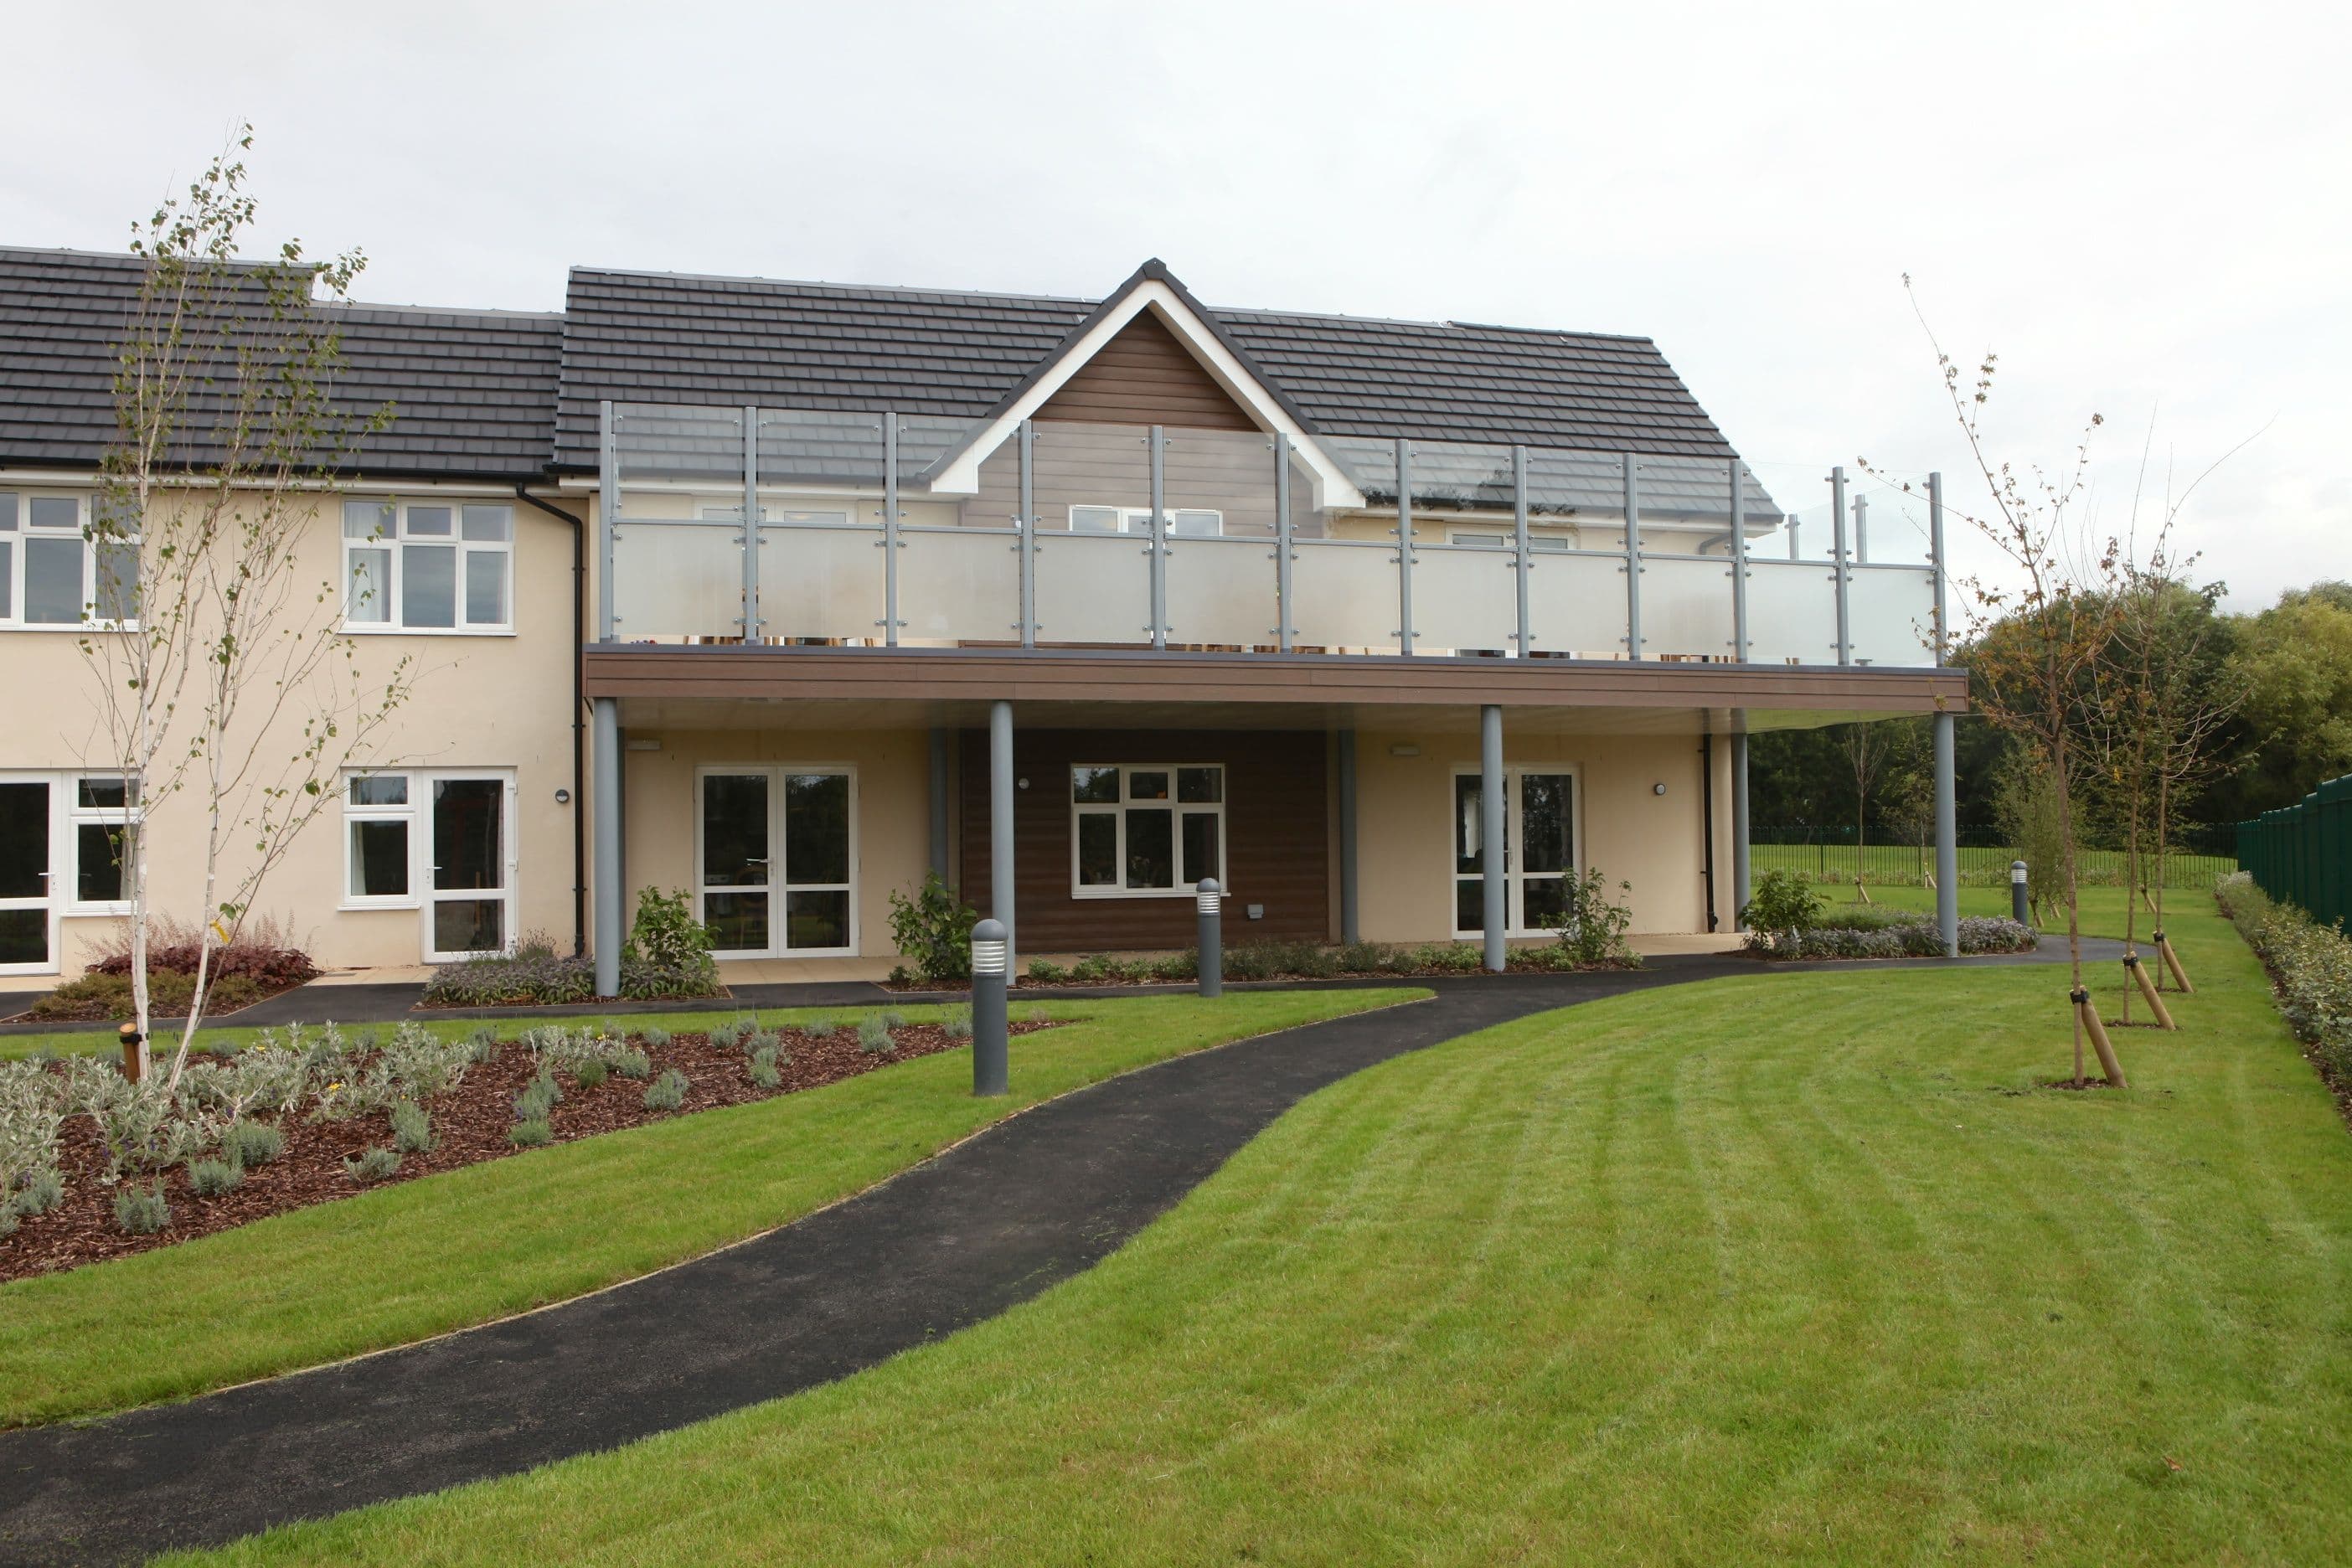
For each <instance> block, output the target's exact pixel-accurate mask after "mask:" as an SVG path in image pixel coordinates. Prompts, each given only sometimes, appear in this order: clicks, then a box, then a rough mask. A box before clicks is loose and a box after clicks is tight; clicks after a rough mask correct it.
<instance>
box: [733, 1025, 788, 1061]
mask: <svg viewBox="0 0 2352 1568" xmlns="http://www.w3.org/2000/svg"><path fill="white" fill-rule="evenodd" d="M783 1043H784V1041H783V1037H782V1036H781V1035H779V1034H777V1033H776V1032H775V1031H774V1030H773V1029H759V1030H755V1031H753V1033H752V1035H751V1037H750V1038H749V1039H747V1040H745V1041H744V1042H743V1048H744V1049H745V1050H746V1051H749V1052H750V1053H751V1054H752V1055H753V1056H758V1055H759V1054H760V1053H761V1051H766V1052H768V1053H770V1054H771V1055H773V1054H774V1053H775V1052H776V1051H778V1050H779V1049H781V1048H782V1046H783Z"/></svg>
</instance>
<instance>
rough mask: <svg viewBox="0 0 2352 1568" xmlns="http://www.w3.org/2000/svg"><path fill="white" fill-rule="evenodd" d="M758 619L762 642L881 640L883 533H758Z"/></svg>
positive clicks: (771, 529)
mask: <svg viewBox="0 0 2352 1568" xmlns="http://www.w3.org/2000/svg"><path fill="white" fill-rule="evenodd" d="M900 613H901V614H902V615H903V614H904V613H905V612H904V611H903V610H902V611H901V612H900ZM760 616H761V619H762V620H764V621H765V622H766V623H767V624H766V625H765V626H761V628H760V629H761V635H763V636H766V637H824V638H827V639H833V638H851V637H856V638H865V637H872V638H875V639H877V640H879V639H880V637H881V636H882V531H881V530H880V529H878V528H823V527H811V526H806V525H802V526H793V525H790V524H784V525H776V524H771V525H769V526H768V527H765V528H762V529H761V530H760Z"/></svg>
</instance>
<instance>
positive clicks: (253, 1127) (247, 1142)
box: [221, 1121, 286, 1167]
mask: <svg viewBox="0 0 2352 1568" xmlns="http://www.w3.org/2000/svg"><path fill="white" fill-rule="evenodd" d="M221 1152H222V1153H223V1154H226V1156H227V1157H228V1158H229V1159H230V1160H231V1161H232V1162H234V1163H236V1164H238V1165H240V1166H246V1167H251V1166H254V1165H267V1164H268V1163H269V1162H270V1161H272V1160H275V1159H276V1158H278V1155H280V1154H282V1153H284V1152H286V1134H285V1133H283V1132H280V1131H278V1129H277V1128H275V1127H272V1126H270V1125H269V1124H268V1122H266V1121H233V1122H231V1123H230V1124H229V1127H228V1131H226V1132H224V1133H223V1134H221Z"/></svg>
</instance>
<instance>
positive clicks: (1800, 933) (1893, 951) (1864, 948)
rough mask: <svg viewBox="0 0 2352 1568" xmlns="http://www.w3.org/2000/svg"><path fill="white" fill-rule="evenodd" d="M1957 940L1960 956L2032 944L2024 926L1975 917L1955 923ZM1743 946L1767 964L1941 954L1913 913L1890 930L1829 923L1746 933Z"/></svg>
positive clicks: (1936, 938)
mask: <svg viewBox="0 0 2352 1568" xmlns="http://www.w3.org/2000/svg"><path fill="white" fill-rule="evenodd" d="M1824 919H1825V920H1828V919H1831V917H1824ZM1959 939H1960V951H1961V952H1964V953H1979V952H2030V951H2031V950H2032V947H2033V945H2034V942H2035V938H2034V935H2033V931H2032V928H2030V927H2027V926H2021V925H2020V924H2018V923H2017V922H2016V921H2012V920H2009V919H2006V918H2002V919H1994V918H1991V917H1989V916H1981V915H1974V916H1970V917H1969V918H1968V919H1967V920H1964V921H1960V927H1959ZM1748 947H1749V948H1750V949H1751V950H1752V951H1754V952H1759V953H1760V954H1762V955H1763V956H1764V957H1767V958H1772V959H1800V958H1940V957H1942V956H1943V952H1944V939H1943V938H1942V937H1941V936H1940V935H1938V934H1937V931H1936V926H1935V922H1934V921H1931V920H1929V919H1928V918H1927V916H1925V915H1922V914H1918V913H1916V912H1915V913H1914V914H1913V915H1912V917H1911V918H1910V919H1909V920H1907V921H1901V922H1898V923H1896V924H1893V925H1876V924H1874V925H1870V926H1842V925H1837V924H1834V923H1830V924H1823V925H1818V926H1813V927H1811V928H1809V929H1803V930H1797V931H1750V932H1749V933H1748Z"/></svg>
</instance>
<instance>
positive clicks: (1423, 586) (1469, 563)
mask: <svg viewBox="0 0 2352 1568" xmlns="http://www.w3.org/2000/svg"><path fill="white" fill-rule="evenodd" d="M1414 482H1415V483H1416V484H1418V483H1419V482H1420V481H1419V480H1417V479H1416V480H1415V481H1414ZM1514 559H1515V552H1511V551H1508V550H1496V549H1493V548H1490V547H1482V546H1479V545H1475V544H1458V545H1444V544H1437V545H1430V544H1424V545H1422V546H1420V547H1419V548H1417V549H1415V550H1414V551H1413V552H1412V619H1413V630H1415V631H1417V632H1419V633H1420V634H1421V636H1420V637H1417V638H1416V639H1414V642H1413V645H1412V646H1413V649H1414V651H1415V652H1417V653H1453V652H1457V651H1459V652H1464V653H1481V652H1497V653H1499V652H1504V651H1507V650H1509V649H1513V648H1516V647H1518V646H1519V645H1518V642H1517V635H1516V634H1517V631H1518V629H1519V589H1518V574H1517V573H1516V572H1514V571H1513V570H1512V562H1513V560H1514Z"/></svg>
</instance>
